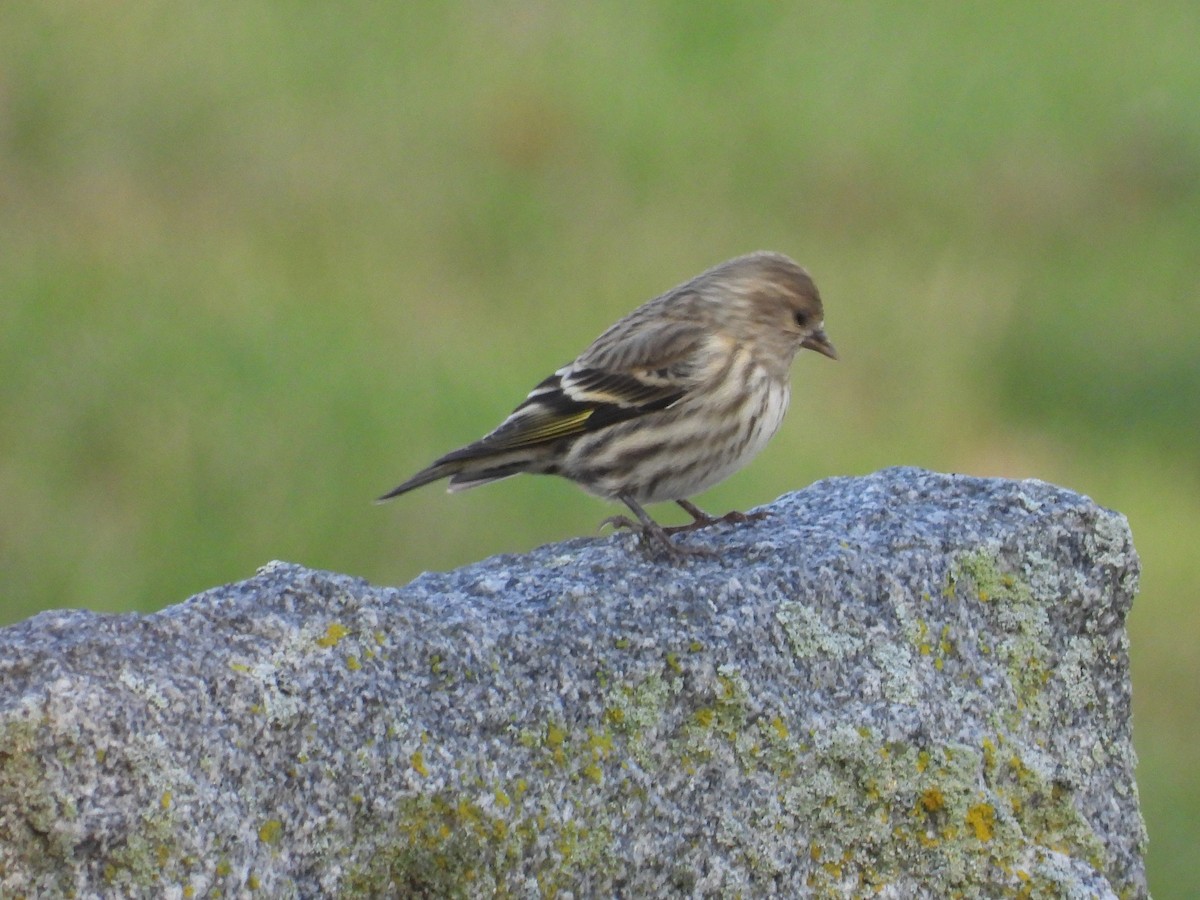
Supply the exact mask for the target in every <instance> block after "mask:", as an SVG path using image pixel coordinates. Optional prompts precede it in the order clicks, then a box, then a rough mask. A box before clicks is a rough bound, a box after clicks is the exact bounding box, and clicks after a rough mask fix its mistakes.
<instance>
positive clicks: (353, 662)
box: [346, 654, 362, 672]
mask: <svg viewBox="0 0 1200 900" xmlns="http://www.w3.org/2000/svg"><path fill="white" fill-rule="evenodd" d="M346 668H347V669H349V670H350V671H351V672H357V671H358V670H359V669H361V668H362V663H360V662H359V661H358V657H357V656H355V655H354V654H351V655H350V656H347V657H346Z"/></svg>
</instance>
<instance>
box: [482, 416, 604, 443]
mask: <svg viewBox="0 0 1200 900" xmlns="http://www.w3.org/2000/svg"><path fill="white" fill-rule="evenodd" d="M594 412H595V410H594V409H585V410H582V411H581V412H577V413H571V414H570V415H566V416H555V415H549V416H538V417H532V416H531V417H530V419H531V421H529V422H521V423H520V424H519V425H518V424H516V423H514V425H515V427H514V429H513V431H512V433H511V434H497V435H496V436H495V440H494V442H489V443H492V446H493V447H527V446H529V445H530V444H542V443H545V442H547V441H554V440H558V439H559V438H564V437H570V436H571V435H573V434H580V433H582V432H583V431H584V430H585V429H584V425H585V424H586V423H587V420H588V419H590V418H591V417H592V413H594Z"/></svg>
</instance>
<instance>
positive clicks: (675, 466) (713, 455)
mask: <svg viewBox="0 0 1200 900" xmlns="http://www.w3.org/2000/svg"><path fill="white" fill-rule="evenodd" d="M801 350H813V351H815V352H817V353H820V354H822V355H824V356H827V357H829V358H830V359H837V358H838V354H837V351H836V350H835V349H834V346H833V344H832V343H831V342H830V340H829V338H828V337H827V336H826V334H825V314H824V307H823V306H822V303H821V296H820V294H819V292H818V291H817V286H816V284H815V283H814V281H813V279H812V277H811V276H810V275H809V273H808V271H807V270H805V269H804V268H803V267H801V266H799V265H798V264H796V263H795V262H794V261H792V260H791V259H790V258H788V257H787V256H785V255H784V254H782V253H775V252H772V251H758V252H755V253H749V254H746V255H744V256H738V257H735V258H734V259H730V260H727V261H725V262H723V263H720V264H719V265H716V266H714V267H712V268H710V269H708V270H706V271H704V272H702V273H700V274H699V275H697V276H695V277H694V278H691V279H690V280H688V281H686V282H684V283H683V284H680V285H678V286H677V287H674V288H672V289H671V290H669V291H667V292H666V293H664V294H661V295H659V296H658V297H655V298H654V299H653V300H650V301H648V302H647V303H645V304H643V305H642V306H639V307H638V308H637V309H635V310H633V312H631V313H629V314H628V315H627V316H625V317H624V318H623V319H621V320H619V321H618V322H617V323H616V324H614V325H612V326H611V327H610V328H609V329H608V330H607V331H605V332H604V333H603V334H601V335H600V337H598V338H596V340H595V341H593V342H592V344H591V345H590V346H589V347H588V348H587V349H586V350H584V351H583V352H582V353H581V354H579V356H578V357H576V358H575V359H574V360H573V361H572V362H570V363H568V364H567V365H565V366H563V367H562V368H560V369H558V370H557V371H556V372H554V373H553V374H552V375H550V376H549V377H547V378H546V379H544V380H543V381H542V382H541V383H540V384H538V385H537V386H536V387H535V388H534V389H533V390H532V391H530V392H529V394H528V396H526V398H525V399H524V401H522V402H521V403H520V405H518V406H517V407H516V409H514V410H513V411H512V412H511V413H510V414H509V415H508V417H507V418H505V419H504V421H503V422H501V423H500V424H499V425H498V426H496V427H495V428H494V429H492V430H491V431H490V432H488V433H487V434H486V435H484V436H483V437H482V438H480V439H479V440H477V441H474V442H473V443H470V444H467V445H466V446H463V447H460V448H459V449H457V450H452V451H451V452H449V453H447V454H445V455H444V456H442V457H440V458H439V459H437V460H435V461H434V462H433V463H431V464H430V465H429V466H427V467H426V468H424V469H422V470H421V471H419V472H417V473H416V474H415V475H413V476H412V477H411V478H409V479H408V480H406V481H404V482H403V483H401V484H399V485H397V486H396V487H395V488H393V489H392V490H390V491H388V492H387V493H386V494H384V495H383V496H382V497H380V498H379V502H382V501H385V500H389V499H391V498H393V497H397V496H399V495H401V494H404V493H407V492H408V491H411V490H414V489H415V488H419V487H421V486H423V485H426V484H429V483H431V482H434V481H438V480H440V479H443V478H448V479H449V487H448V489H449V491H450V492H451V493H454V492H457V491H463V490H467V489H469V488H473V487H478V486H479V485H483V484H489V483H491V482H493V481H499V480H500V479H502V478H509V477H511V476H513V475H518V474H521V473H529V474H543V475H558V476H562V477H564V478H567V479H568V480H570V481H573V482H575V483H576V484H577V485H579V486H580V487H582V488H583V489H584V490H585V491H587V492H588V493H591V494H593V495H595V496H598V497H600V498H603V499H605V500H608V501H612V502H620V503H623V504H624V505H625V506H626V507H627V508H628V509H629V510H630V511H631V512H632V513H633V514H634V516H635V517H636V521H634V520H631V519H629V518H628V517H626V516H611V517H609V518H608V519H605V520H604V522H603V523H601V524H602V527H603V525H605V524H611V525H614V526H616V527H621V528H629V529H632V530H634V531H637V532H640V533H641V536H642V540H643V544H644V545H646V546H648V547H651V548H658V549H659V550H661V551H663V552H665V553H666V554H667V555H669V556H672V557H676V558H680V557H684V556H688V555H692V554H703V553H705V552H706V551H704V550H702V549H699V548H685V547H683V546H681V545H680V544H678V543H677V542H675V541H673V540H672V539H671V535H674V534H677V533H680V532H689V531H695V530H697V529H700V528H707V527H709V526H712V525H716V524H718V523H738V522H744V521H747V520H749V519H755V518H758V517H760V516H761V515H762V513H753V514H750V515H747V514H746V513H741V512H737V511H734V512H730V513H727V514H725V515H724V516H719V517H717V516H711V515H709V514H708V513H706V512H704V511H703V510H701V509H700V508H699V507H697V506H696V505H695V504H693V503H692V502H691V501H690V500H689V499H688V498H689V497H691V496H693V495H695V494H698V493H700V492H701V491H704V490H706V489H708V488H710V487H712V486H713V485H715V484H717V483H718V482H720V481H723V480H724V479H725V478H727V477H728V476H729V475H731V474H733V473H734V472H736V471H737V470H739V469H741V468H742V467H743V466H744V465H746V463H748V462H749V461H750V460H751V459H752V458H753V457H754V456H756V455H757V454H758V453H759V451H761V450H762V449H763V447H765V446H766V444H767V442H768V441H769V440H770V439H771V438H772V437H773V436H774V434H775V432H776V431H777V430H778V428H779V426H780V423H781V422H782V421H783V417H784V414H785V413H786V412H787V407H788V401H789V399H790V395H791V390H790V373H791V366H792V362H793V360H794V359H795V357H796V355H797V353H799V351H801ZM666 501H673V502H674V503H676V504H678V505H679V506H680V507H681V508H682V509H683V510H684V511H685V512H687V513H688V515H690V516H691V517H692V522H691V523H690V524H688V525H678V526H672V527H663V526H661V525H659V524H658V522H656V521H655V520H654V519H653V518H652V517H651V516H650V514H649V513H647V512H646V510H645V508H644V507H645V506H646V505H649V504H654V503H661V502H666Z"/></svg>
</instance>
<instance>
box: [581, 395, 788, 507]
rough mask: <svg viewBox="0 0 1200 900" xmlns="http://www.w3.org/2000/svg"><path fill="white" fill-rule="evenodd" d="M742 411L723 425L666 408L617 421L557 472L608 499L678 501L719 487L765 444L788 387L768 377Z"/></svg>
mask: <svg viewBox="0 0 1200 900" xmlns="http://www.w3.org/2000/svg"><path fill="white" fill-rule="evenodd" d="M762 375H763V376H764V377H763V385H762V389H761V391H759V392H754V393H753V394H752V399H750V400H748V401H747V404H746V408H745V409H742V410H739V411H738V413H736V414H731V415H730V416H729V417H727V418H726V419H725V420H724V421H720V420H712V419H709V418H707V417H706V416H705V415H704V411H703V410H702V409H698V410H697V409H693V410H689V409H687V408H676V409H672V410H664V411H663V414H662V415H661V417H659V421H657V422H655V421H651V420H650V417H645V418H641V419H638V420H636V421H634V422H628V423H624V422H623V423H620V424H619V425H616V426H614V427H613V429H612V432H613V433H611V434H604V433H598V434H597V435H596V436H595V437H594V438H591V439H584V440H580V441H579V442H578V443H577V444H576V445H575V446H574V447H572V449H571V452H570V454H569V455H570V457H571V458H570V459H569V460H568V461H567V464H566V465H565V466H564V467H563V469H564V470H563V472H562V474H564V475H567V477H570V478H572V480H574V481H576V482H577V483H578V484H579V485H580V486H581V487H583V488H584V490H586V491H588V492H589V493H592V494H596V495H598V496H601V497H606V498H609V499H617V498H618V497H620V496H621V495H622V494H626V495H628V496H630V497H632V499H634V500H636V501H637V502H639V503H660V502H664V501H668V500H680V499H684V498H687V497H691V496H692V495H694V494H698V493H700V492H701V491H704V490H707V489H708V488H710V487H712V486H713V485H715V484H718V483H719V482H721V481H724V480H725V479H726V478H728V477H729V476H730V475H732V474H733V473H734V472H736V471H737V470H738V469H740V468H742V466H744V465H746V463H748V462H749V461H750V460H751V459H753V458H754V457H755V456H757V455H758V453H759V452H760V451H761V450H762V449H763V447H765V446H766V445H767V442H768V441H770V440H771V438H772V437H773V436H774V434H775V432H776V431H777V430H778V429H779V425H780V423H781V422H782V421H783V416H784V413H786V412H787V407H788V399H789V393H790V392H789V386H788V384H787V383H786V382H784V383H782V384H781V383H778V382H776V381H774V380H773V379H770V378H766V377H765V373H762Z"/></svg>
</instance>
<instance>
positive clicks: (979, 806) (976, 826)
mask: <svg viewBox="0 0 1200 900" xmlns="http://www.w3.org/2000/svg"><path fill="white" fill-rule="evenodd" d="M967 824H968V825H970V826H971V828H972V829H973V830H974V831H975V837H976V839H977V840H980V841H990V840H991V839H992V833H993V832H994V831H995V827H996V810H995V808H993V806H992V804H990V803H976V804H975V805H974V806H972V807H971V808H970V809H968V810H967Z"/></svg>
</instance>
